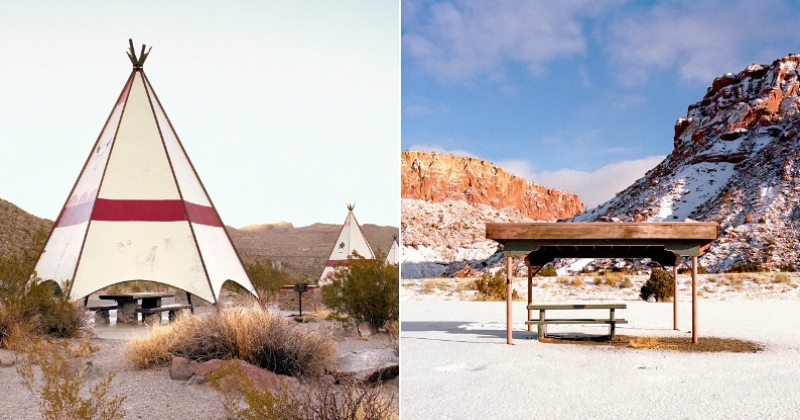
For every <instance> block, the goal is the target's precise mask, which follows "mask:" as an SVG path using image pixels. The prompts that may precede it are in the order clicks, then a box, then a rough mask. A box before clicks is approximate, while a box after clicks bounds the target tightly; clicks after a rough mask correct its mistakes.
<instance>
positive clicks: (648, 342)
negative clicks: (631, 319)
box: [629, 336, 661, 349]
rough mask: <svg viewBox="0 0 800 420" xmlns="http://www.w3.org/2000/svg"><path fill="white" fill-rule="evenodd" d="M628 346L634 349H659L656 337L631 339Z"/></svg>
mask: <svg viewBox="0 0 800 420" xmlns="http://www.w3.org/2000/svg"><path fill="white" fill-rule="evenodd" d="M629 343H630V344H629V345H630V346H631V347H633V348H635V349H657V348H659V347H661V341H660V340H659V339H658V337H655V336H651V337H631V339H630V341H629Z"/></svg>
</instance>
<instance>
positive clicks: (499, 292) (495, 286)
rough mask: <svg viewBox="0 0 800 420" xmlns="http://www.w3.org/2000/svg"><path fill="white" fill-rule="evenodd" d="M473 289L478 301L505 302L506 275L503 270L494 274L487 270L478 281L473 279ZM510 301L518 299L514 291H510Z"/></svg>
mask: <svg viewBox="0 0 800 420" xmlns="http://www.w3.org/2000/svg"><path fill="white" fill-rule="evenodd" d="M475 288H476V289H477V290H478V293H477V294H476V295H475V297H476V298H477V299H478V300H506V274H505V271H504V270H497V271H495V272H494V274H492V273H490V272H489V270H486V271H484V272H483V275H481V277H480V278H479V279H475ZM511 299H519V294H518V293H517V291H516V290H513V288H512V290H511Z"/></svg>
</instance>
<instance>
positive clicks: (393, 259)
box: [386, 235, 400, 264]
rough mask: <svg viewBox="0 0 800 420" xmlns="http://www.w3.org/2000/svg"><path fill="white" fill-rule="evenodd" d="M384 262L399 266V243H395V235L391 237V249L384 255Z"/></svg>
mask: <svg viewBox="0 0 800 420" xmlns="http://www.w3.org/2000/svg"><path fill="white" fill-rule="evenodd" d="M386 262H388V263H389V264H400V243H399V242H398V241H397V235H392V247H391V248H389V253H388V254H386Z"/></svg>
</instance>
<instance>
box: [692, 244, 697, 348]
mask: <svg viewBox="0 0 800 420" xmlns="http://www.w3.org/2000/svg"><path fill="white" fill-rule="evenodd" d="M692 343H694V344H697V257H692Z"/></svg>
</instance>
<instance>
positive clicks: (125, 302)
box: [98, 292, 193, 324]
mask: <svg viewBox="0 0 800 420" xmlns="http://www.w3.org/2000/svg"><path fill="white" fill-rule="evenodd" d="M189 296H191V295H189V294H188V293H187V300H188V302H189V303H188V304H170V305H162V304H161V299H163V298H171V297H175V293H171V292H144V293H118V294H106V295H100V296H98V298H100V299H103V300H114V301H116V302H117V308H116V309H117V324H136V323H138V322H139V315H138V314H142V322H146V321H147V317H148V316H150V315H154V316H152V317H151V318H152V320H155V316H156V315H157V316H158V317H159V318H158V319H159V320H160V319H161V318H160V317H161V313H162V312H170V320H173V319H174V318H175V312H176V311H178V310H182V309H190V310H192V311H193V307H192V301H191V297H189ZM140 300H141V301H142V303H141V305H139V301H140ZM162 308H163V309H162Z"/></svg>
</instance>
